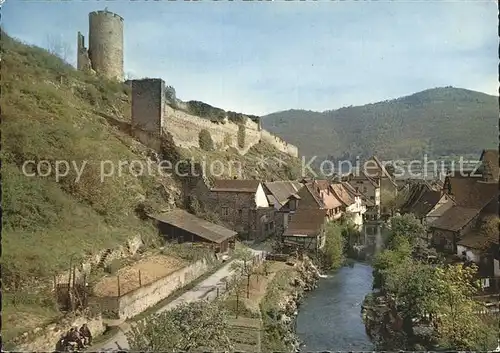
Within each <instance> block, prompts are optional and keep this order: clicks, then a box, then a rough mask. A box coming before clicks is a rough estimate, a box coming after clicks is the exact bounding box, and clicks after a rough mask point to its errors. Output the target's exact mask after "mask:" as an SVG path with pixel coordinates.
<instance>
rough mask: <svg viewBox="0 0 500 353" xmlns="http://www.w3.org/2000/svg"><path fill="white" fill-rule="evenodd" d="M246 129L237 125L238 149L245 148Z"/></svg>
mask: <svg viewBox="0 0 500 353" xmlns="http://www.w3.org/2000/svg"><path fill="white" fill-rule="evenodd" d="M245 135H246V128H245V125H242V124H240V125H238V147H239V148H244V147H245V138H246V136H245Z"/></svg>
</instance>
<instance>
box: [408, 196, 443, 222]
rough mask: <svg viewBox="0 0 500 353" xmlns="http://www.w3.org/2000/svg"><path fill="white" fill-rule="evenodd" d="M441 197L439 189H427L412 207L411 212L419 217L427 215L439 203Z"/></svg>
mask: <svg viewBox="0 0 500 353" xmlns="http://www.w3.org/2000/svg"><path fill="white" fill-rule="evenodd" d="M440 199H441V193H440V192H439V191H434V190H426V191H425V192H424V193H423V194H422V195H421V197H420V198H419V199H418V201H417V202H416V203H415V204H414V205H413V206H412V207H411V209H410V212H411V213H413V214H414V215H415V217H417V218H422V217H425V216H427V214H428V213H429V212H430V211H431V210H432V209H433V208H434V206H436V205H437V203H438V202H439V200H440Z"/></svg>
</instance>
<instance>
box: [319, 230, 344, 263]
mask: <svg viewBox="0 0 500 353" xmlns="http://www.w3.org/2000/svg"><path fill="white" fill-rule="evenodd" d="M343 230H344V229H343V228H342V227H341V226H340V225H339V224H336V223H334V222H329V223H328V224H327V225H326V229H325V247H324V249H323V257H324V262H325V266H326V267H328V268H330V269H337V268H339V267H340V266H341V265H342V263H343V262H344V259H345V258H344V247H345V243H346V240H345V237H344V234H343Z"/></svg>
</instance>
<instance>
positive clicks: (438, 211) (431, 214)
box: [427, 195, 455, 217]
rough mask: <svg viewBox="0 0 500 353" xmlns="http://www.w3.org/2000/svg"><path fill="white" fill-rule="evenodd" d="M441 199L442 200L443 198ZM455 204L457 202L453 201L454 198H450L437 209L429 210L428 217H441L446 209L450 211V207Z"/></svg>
mask: <svg viewBox="0 0 500 353" xmlns="http://www.w3.org/2000/svg"><path fill="white" fill-rule="evenodd" d="M444 196H445V195H442V196H441V199H442V198H443V197H444ZM441 199H440V200H441ZM453 206H455V203H454V202H453V200H452V199H450V198H448V201H447V202H445V203H443V204H441V205H440V206H439V207H437V208H436V209H435V210H433V211H431V212H429V213H428V214H427V217H441V216H442V215H443V214H444V213H445V212H446V211H448V210H449V209H450V208H452V207H453Z"/></svg>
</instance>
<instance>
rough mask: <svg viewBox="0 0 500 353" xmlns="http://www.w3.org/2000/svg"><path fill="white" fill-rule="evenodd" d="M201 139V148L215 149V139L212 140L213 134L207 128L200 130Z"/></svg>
mask: <svg viewBox="0 0 500 353" xmlns="http://www.w3.org/2000/svg"><path fill="white" fill-rule="evenodd" d="M198 139H199V144H200V148H201V149H202V150H204V151H213V150H214V149H215V148H214V141H213V140H212V135H210V132H209V131H208V130H206V129H203V130H201V131H200V133H199V135H198Z"/></svg>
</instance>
